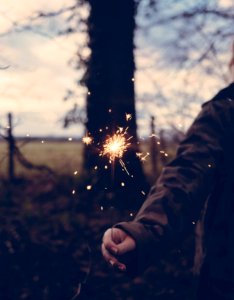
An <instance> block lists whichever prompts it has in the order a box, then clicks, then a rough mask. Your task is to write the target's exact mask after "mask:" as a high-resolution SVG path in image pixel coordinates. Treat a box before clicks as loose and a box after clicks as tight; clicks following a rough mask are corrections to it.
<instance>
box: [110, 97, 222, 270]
mask: <svg viewBox="0 0 234 300" xmlns="http://www.w3.org/2000/svg"><path fill="white" fill-rule="evenodd" d="M224 105H225V103H224V101H211V102H209V103H207V104H206V105H204V106H203V109H202V111H201V113H200V114H199V115H198V117H197V118H196V120H195V121H194V123H193V124H192V126H191V128H190V129H189V131H188V133H187V135H186V138H185V139H184V141H183V142H182V143H181V144H180V146H179V148H178V152H177V156H176V158H175V159H174V160H173V161H172V162H171V163H169V164H168V165H167V166H166V167H165V168H164V169H163V171H162V173H161V176H160V177H159V179H158V181H157V183H156V185H155V186H153V187H152V189H151V191H150V193H149V195H148V197H147V199H146V201H145V203H144V204H143V206H142V208H141V209H140V211H139V213H138V214H137V216H136V217H135V219H134V220H133V221H132V222H124V223H120V224H117V225H116V227H117V228H119V229H122V230H123V231H125V232H126V233H127V234H128V235H129V236H131V237H132V238H133V239H134V240H135V241H136V249H137V257H138V259H137V262H138V269H139V271H142V270H144V269H145V268H146V267H147V266H148V265H149V264H150V262H152V260H153V259H154V258H155V257H158V255H160V254H161V253H162V252H165V250H166V249H168V248H170V247H171V246H172V245H173V244H174V243H175V242H176V240H178V239H179V238H180V237H182V236H183V234H184V233H185V232H186V231H187V230H188V229H190V230H191V225H192V222H196V221H197V220H198V218H199V216H200V211H201V209H202V207H203V205H204V202H205V200H206V199H207V197H208V195H209V194H210V193H211V192H212V189H213V187H214V184H215V181H216V177H217V174H218V173H219V168H221V166H222V158H223V148H224V144H223V138H224V136H225V132H224V128H223V124H222V119H223V118H225V117H226V116H225V113H226V111H225V109H224Z"/></svg>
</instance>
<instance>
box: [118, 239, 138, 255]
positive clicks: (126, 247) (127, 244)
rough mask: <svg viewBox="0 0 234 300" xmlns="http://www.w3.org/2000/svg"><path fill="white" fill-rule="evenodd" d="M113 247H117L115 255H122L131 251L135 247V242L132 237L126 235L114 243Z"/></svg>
mask: <svg viewBox="0 0 234 300" xmlns="http://www.w3.org/2000/svg"><path fill="white" fill-rule="evenodd" d="M115 247H116V248H117V255H123V254H125V253H128V252H130V251H133V250H134V249H135V248H136V242H135V240H134V239H133V238H132V237H130V236H127V237H126V238H125V239H124V240H123V241H122V242H121V243H119V244H117V245H115Z"/></svg>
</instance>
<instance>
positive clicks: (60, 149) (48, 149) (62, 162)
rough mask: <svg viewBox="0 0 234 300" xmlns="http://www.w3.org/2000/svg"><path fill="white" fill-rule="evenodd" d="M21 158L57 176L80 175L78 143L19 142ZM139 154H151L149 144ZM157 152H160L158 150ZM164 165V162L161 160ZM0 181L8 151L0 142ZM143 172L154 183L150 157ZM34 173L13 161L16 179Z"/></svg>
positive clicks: (171, 151)
mask: <svg viewBox="0 0 234 300" xmlns="http://www.w3.org/2000/svg"><path fill="white" fill-rule="evenodd" d="M17 146H18V147H19V149H20V151H21V152H22V153H23V155H24V157H25V158H26V159H27V160H28V161H29V162H31V163H33V164H35V165H44V166H47V167H49V168H51V169H52V170H53V171H54V172H55V173H57V174H58V175H72V174H73V173H74V171H76V170H77V171H78V172H79V171H81V169H82V157H83V143H82V142H81V141H68V140H65V141H53V140H43V141H42V140H33V141H30V142H28V143H24V142H22V141H20V142H18V143H17ZM140 150H141V151H142V153H143V156H145V155H146V153H147V152H148V153H150V146H149V142H148V141H142V142H141V143H140ZM159 150H160V149H159ZM166 151H167V153H168V154H169V156H168V158H167V160H170V159H171V158H172V157H173V156H174V154H175V146H173V147H170V148H169V149H167V150H166ZM164 162H165V158H164ZM162 163H163V161H162V160H161V157H160V156H159V157H158V163H157V168H158V172H159V171H160V169H161V167H162ZM0 165H1V167H0V177H3V178H6V177H7V166H8V149H7V144H6V142H5V141H0ZM143 168H144V171H145V174H146V176H147V177H148V178H149V179H150V180H151V179H152V180H154V176H153V175H152V162H151V155H149V156H147V158H146V160H145V161H144V162H143ZM38 172H39V171H37V170H28V169H26V168H24V167H23V166H22V165H21V164H20V163H19V162H18V161H17V159H15V175H16V176H19V177H31V176H33V175H35V174H37V173H38Z"/></svg>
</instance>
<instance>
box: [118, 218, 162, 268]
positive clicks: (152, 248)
mask: <svg viewBox="0 0 234 300" xmlns="http://www.w3.org/2000/svg"><path fill="white" fill-rule="evenodd" d="M114 227H116V228H120V229H122V230H123V231H125V232H126V233H127V234H128V235H129V236H131V237H132V238H133V239H134V240H135V242H136V253H135V255H133V257H134V259H135V260H136V261H134V262H132V264H133V265H134V269H135V272H136V273H137V274H138V273H139V274H140V273H142V272H144V271H145V269H146V268H147V267H149V266H150V265H151V264H152V263H153V262H154V261H157V260H159V258H160V257H161V250H160V248H159V245H160V243H158V242H159V237H157V236H156V235H155V233H153V232H152V231H151V229H150V226H147V225H143V224H142V223H139V222H136V221H132V222H121V223H118V224H116V225H115V226H114Z"/></svg>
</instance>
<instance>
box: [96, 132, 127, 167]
mask: <svg viewBox="0 0 234 300" xmlns="http://www.w3.org/2000/svg"><path fill="white" fill-rule="evenodd" d="M126 134H127V129H125V130H124V128H123V127H119V128H118V130H117V131H116V133H115V134H114V135H113V136H110V137H109V138H107V139H106V141H105V142H104V145H103V151H102V152H101V156H108V157H109V159H110V161H111V162H112V161H114V160H115V159H116V158H119V159H121V158H122V157H123V155H124V153H125V152H126V151H127V149H128V147H129V146H130V145H131V144H130V143H129V142H128V141H129V139H126Z"/></svg>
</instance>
